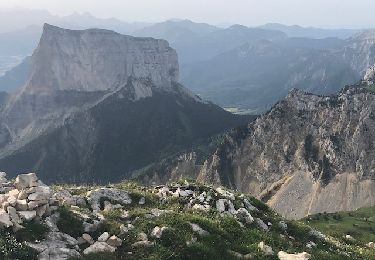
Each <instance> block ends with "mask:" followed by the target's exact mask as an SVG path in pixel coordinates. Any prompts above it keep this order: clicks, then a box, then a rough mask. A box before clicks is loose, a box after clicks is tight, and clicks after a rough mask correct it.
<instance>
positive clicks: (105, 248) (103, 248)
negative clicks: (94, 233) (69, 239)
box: [83, 242, 116, 255]
mask: <svg viewBox="0 0 375 260" xmlns="http://www.w3.org/2000/svg"><path fill="white" fill-rule="evenodd" d="M115 251H116V248H115V247H113V246H110V245H108V244H107V243H106V242H95V243H94V244H92V245H91V246H89V247H88V248H86V249H85V250H83V254H85V255H88V254H92V253H100V252H110V253H113V252H115Z"/></svg>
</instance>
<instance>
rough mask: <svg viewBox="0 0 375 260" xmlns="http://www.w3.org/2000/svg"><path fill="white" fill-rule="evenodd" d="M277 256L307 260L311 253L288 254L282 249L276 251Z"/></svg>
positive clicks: (283, 258) (287, 259)
mask: <svg viewBox="0 0 375 260" xmlns="http://www.w3.org/2000/svg"><path fill="white" fill-rule="evenodd" d="M277 256H278V257H279V259H280V260H309V259H310V257H311V255H310V254H308V253H306V252H303V253H299V254H288V253H286V252H284V251H280V252H279V253H277Z"/></svg>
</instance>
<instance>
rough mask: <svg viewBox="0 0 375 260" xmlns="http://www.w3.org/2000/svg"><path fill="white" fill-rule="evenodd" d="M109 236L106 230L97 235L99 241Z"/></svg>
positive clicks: (105, 239) (104, 240) (103, 240)
mask: <svg viewBox="0 0 375 260" xmlns="http://www.w3.org/2000/svg"><path fill="white" fill-rule="evenodd" d="M108 238H109V233H108V232H104V233H103V234H101V235H100V236H99V237H98V241H99V242H106V241H107V240H108Z"/></svg>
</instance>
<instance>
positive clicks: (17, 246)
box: [0, 229, 37, 260]
mask: <svg viewBox="0 0 375 260" xmlns="http://www.w3.org/2000/svg"><path fill="white" fill-rule="evenodd" d="M0 259H5V260H8V259H9V260H10V259H18V260H34V259H35V260H36V259H37V252H36V251H35V250H34V249H32V248H30V247H28V246H27V245H26V244H25V243H24V242H19V241H17V239H16V238H15V237H14V236H13V235H12V234H11V232H10V231H8V230H2V229H0Z"/></svg>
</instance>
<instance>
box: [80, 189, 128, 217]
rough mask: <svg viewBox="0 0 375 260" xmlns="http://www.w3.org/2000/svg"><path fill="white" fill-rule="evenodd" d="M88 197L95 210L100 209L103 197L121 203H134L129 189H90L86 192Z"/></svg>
mask: <svg viewBox="0 0 375 260" xmlns="http://www.w3.org/2000/svg"><path fill="white" fill-rule="evenodd" d="M86 197H87V201H88V203H89V204H90V206H91V208H92V210H93V211H94V212H97V211H99V210H100V200H101V199H103V198H105V199H106V200H110V201H116V202H117V203H119V204H121V205H126V204H131V203H132V200H131V198H130V196H129V193H128V192H127V191H124V190H120V189H115V188H100V189H96V190H93V191H89V192H88V193H87V194H86Z"/></svg>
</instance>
